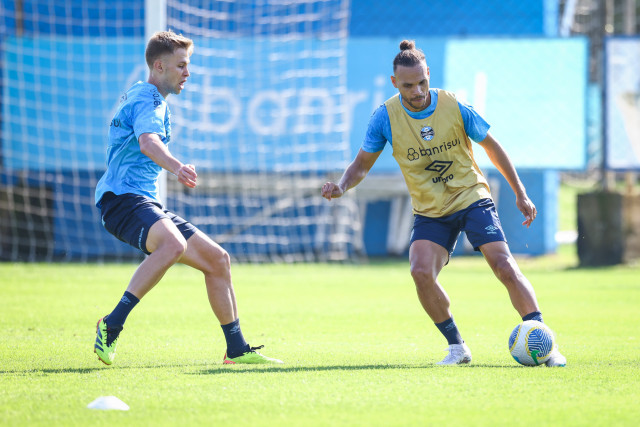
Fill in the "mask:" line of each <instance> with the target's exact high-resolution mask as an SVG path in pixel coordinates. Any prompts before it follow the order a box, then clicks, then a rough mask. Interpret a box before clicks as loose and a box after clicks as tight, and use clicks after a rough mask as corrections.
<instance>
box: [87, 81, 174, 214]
mask: <svg viewBox="0 0 640 427" xmlns="http://www.w3.org/2000/svg"><path fill="white" fill-rule="evenodd" d="M170 118H171V113H170V112H169V106H168V105H167V101H166V100H165V99H164V97H163V96H162V95H161V94H160V92H158V88H157V87H156V86H154V85H152V84H151V83H146V82H138V83H136V84H134V85H133V86H132V87H131V88H130V89H129V90H128V91H127V92H126V93H125V94H124V95H123V96H122V100H121V102H120V105H119V106H118V110H117V111H116V113H115V115H114V117H113V120H111V125H110V126H109V145H108V147H107V170H106V172H105V173H104V175H103V176H102V178H100V181H98V185H97V186H96V196H95V203H96V206H97V207H98V208H100V207H101V206H100V199H102V196H103V195H104V193H106V192H107V191H111V192H113V193H114V194H116V195H119V194H124V193H133V194H139V195H142V196H147V197H150V198H152V199H153V200H156V201H158V202H159V201H160V200H159V199H158V176H159V175H160V171H161V170H162V168H161V167H160V166H158V165H157V164H156V163H155V162H154V161H153V160H151V159H150V158H149V157H147V156H146V155H144V154H142V152H141V151H140V144H139V143H138V138H140V135H142V134H143V133H155V134H157V135H159V136H160V139H161V140H162V142H163V143H164V144H165V145H167V144H169V140H170V139H171V124H170Z"/></svg>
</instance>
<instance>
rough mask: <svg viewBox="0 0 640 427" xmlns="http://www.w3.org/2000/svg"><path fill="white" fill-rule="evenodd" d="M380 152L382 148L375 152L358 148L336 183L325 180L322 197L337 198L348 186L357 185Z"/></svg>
mask: <svg viewBox="0 0 640 427" xmlns="http://www.w3.org/2000/svg"><path fill="white" fill-rule="evenodd" d="M380 153H382V150H380V151H378V152H376V153H368V152H366V151H364V150H363V149H360V151H359V152H358V155H357V156H356V158H355V159H354V160H353V162H351V164H350V165H349V166H347V169H346V170H345V171H344V174H343V175H342V178H340V182H339V183H338V184H335V183H333V182H327V183H326V184H324V185H323V186H322V197H324V198H325V199H327V200H331V199H332V198H338V197H341V196H342V195H343V194H344V193H345V192H346V191H347V190H349V189H350V188H353V187H355V186H356V185H358V184H359V183H360V182H361V181H362V180H363V179H364V177H365V176H367V174H368V173H369V171H370V170H371V167H372V166H373V164H374V163H375V162H376V160H378V157H380Z"/></svg>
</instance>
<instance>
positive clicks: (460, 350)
mask: <svg viewBox="0 0 640 427" xmlns="http://www.w3.org/2000/svg"><path fill="white" fill-rule="evenodd" d="M448 259H449V253H448V252H447V250H446V249H445V248H443V247H442V246H440V245H438V244H437V243H434V242H431V241H429V240H416V241H414V242H413V243H412V244H411V248H410V249H409V261H410V265H411V276H412V277H413V281H414V283H415V285H416V291H417V293H418V299H419V300H420V304H422V307H423V308H424V310H425V311H426V312H427V314H428V315H429V317H430V318H431V320H433V322H434V323H435V324H436V326H437V327H438V329H440V331H441V332H442V333H443V335H444V336H445V337H446V338H447V341H448V343H449V347H448V348H447V351H448V352H449V353H448V354H447V356H446V357H445V358H444V359H443V360H442V361H440V362H439V363H438V364H439V365H459V364H463V363H469V362H471V351H470V350H469V347H467V345H466V344H465V343H464V341H463V340H462V338H461V337H460V334H459V332H458V329H457V326H456V325H455V323H454V322H453V317H452V315H451V311H450V309H449V306H450V300H449V296H448V295H447V293H446V292H445V290H444V288H443V287H442V286H441V285H440V283H439V282H438V275H439V274H440V271H441V270H442V268H443V267H444V266H445V265H446V263H447V261H448Z"/></svg>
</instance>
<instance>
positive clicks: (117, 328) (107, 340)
mask: <svg viewBox="0 0 640 427" xmlns="http://www.w3.org/2000/svg"><path fill="white" fill-rule="evenodd" d="M186 245H187V243H186V241H185V239H184V237H183V236H182V234H181V233H180V231H179V230H178V229H177V228H176V226H175V225H174V224H173V222H172V221H171V220H169V219H161V220H159V221H156V222H155V223H154V224H153V225H152V226H151V228H150V229H149V233H148V235H147V241H146V247H147V250H148V251H149V252H152V253H151V255H149V256H148V257H147V258H146V259H145V260H144V261H142V263H141V264H140V266H138V268H137V269H136V272H135V273H134V274H133V277H132V278H131V280H130V282H129V286H128V287H127V291H126V292H125V294H124V296H123V297H122V299H121V300H120V302H119V303H118V306H117V307H116V309H115V310H114V312H116V311H117V310H118V309H119V308H120V307H125V306H126V309H120V311H118V314H116V315H115V317H116V319H114V316H113V314H114V312H112V313H111V314H110V315H109V316H105V317H103V318H102V319H100V320H98V325H97V331H96V342H95V344H94V352H95V353H96V354H97V355H98V357H99V358H100V360H101V361H102V362H103V363H105V364H107V365H111V364H112V363H113V360H114V358H115V355H116V346H117V342H118V337H119V336H120V332H121V331H122V329H123V323H124V319H126V316H127V315H128V313H129V312H130V311H131V309H133V307H134V306H135V305H136V304H137V303H138V302H139V301H140V299H141V298H142V297H143V296H145V295H146V294H147V292H149V291H150V290H151V289H152V288H153V287H154V286H155V285H156V284H157V283H158V282H159V281H160V279H162V276H164V274H165V273H166V272H167V270H168V269H169V267H171V266H172V265H173V264H175V263H176V261H177V260H178V259H179V258H180V257H181V256H182V255H183V253H184V251H185V249H186ZM122 304H124V305H122ZM107 318H108V319H107ZM107 322H109V323H108V324H107Z"/></svg>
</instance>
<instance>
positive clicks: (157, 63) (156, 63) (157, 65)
mask: <svg viewBox="0 0 640 427" xmlns="http://www.w3.org/2000/svg"><path fill="white" fill-rule="evenodd" d="M153 69H154V70H155V71H158V72H160V73H161V72H162V71H163V70H164V64H163V63H162V58H158V59H156V60H155V61H154V62H153Z"/></svg>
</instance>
